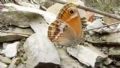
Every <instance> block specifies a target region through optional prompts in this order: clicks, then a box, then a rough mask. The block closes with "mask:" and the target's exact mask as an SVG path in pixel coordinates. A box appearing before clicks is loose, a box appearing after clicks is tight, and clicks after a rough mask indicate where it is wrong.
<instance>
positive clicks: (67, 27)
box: [48, 3, 84, 45]
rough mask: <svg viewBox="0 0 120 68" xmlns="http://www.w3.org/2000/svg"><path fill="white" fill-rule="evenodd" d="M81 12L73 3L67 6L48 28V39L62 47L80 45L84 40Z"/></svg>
mask: <svg viewBox="0 0 120 68" xmlns="http://www.w3.org/2000/svg"><path fill="white" fill-rule="evenodd" d="M83 36H84V35H83V29H82V22H81V18H80V14H79V11H78V9H77V7H76V5H74V4H73V3H69V4H66V5H65V6H64V7H63V8H62V9H61V10H60V12H59V14H58V16H57V19H56V20H55V21H54V22H53V23H51V24H50V26H49V27H48V38H49V39H50V40H51V41H52V42H57V43H58V44H61V45H68V44H74V43H79V42H80V40H81V39H82V38H83Z"/></svg>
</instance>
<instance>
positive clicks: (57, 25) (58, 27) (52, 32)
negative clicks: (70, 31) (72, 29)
mask: <svg viewBox="0 0 120 68" xmlns="http://www.w3.org/2000/svg"><path fill="white" fill-rule="evenodd" d="M66 27H67V25H66V24H64V23H62V22H61V21H59V20H56V21H55V22H53V23H51V24H50V26H49V27H48V37H49V39H50V40H51V41H55V40H57V39H58V38H59V37H60V36H62V33H63V32H64V31H65V28H66Z"/></svg>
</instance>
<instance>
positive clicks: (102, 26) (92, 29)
mask: <svg viewBox="0 0 120 68" xmlns="http://www.w3.org/2000/svg"><path fill="white" fill-rule="evenodd" d="M116 24H120V22H117V23H113V24H110V25H105V26H102V27H98V28H93V29H89V30H85V31H90V30H94V29H100V28H104V27H109V26H113V25H116Z"/></svg>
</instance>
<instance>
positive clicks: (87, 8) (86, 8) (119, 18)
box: [52, 0, 120, 20]
mask: <svg viewBox="0 0 120 68" xmlns="http://www.w3.org/2000/svg"><path fill="white" fill-rule="evenodd" d="M52 1H54V2H58V3H61V4H65V3H66V2H63V1H59V0H52ZM77 7H78V8H80V9H84V10H86V11H91V12H95V13H98V14H101V15H104V16H107V17H111V18H114V19H117V20H120V16H118V15H115V14H110V13H107V12H103V11H100V10H96V9H93V8H90V7H85V6H81V5H78V6H77Z"/></svg>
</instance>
